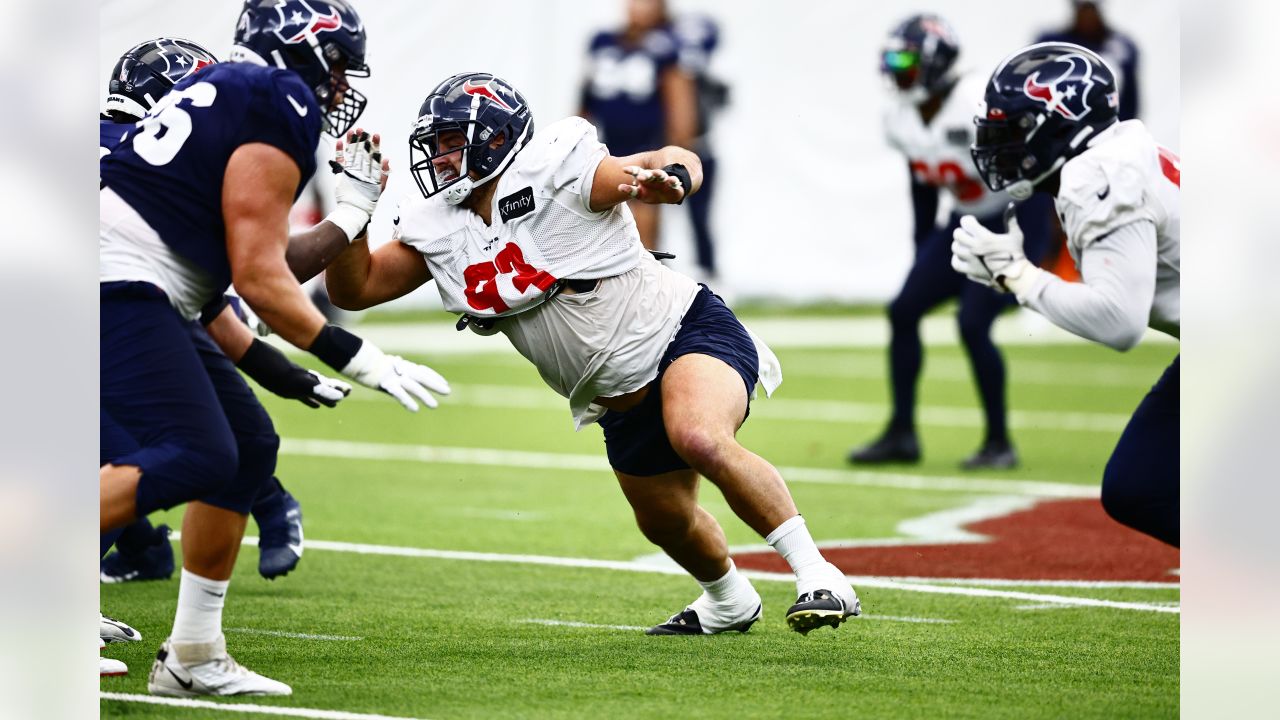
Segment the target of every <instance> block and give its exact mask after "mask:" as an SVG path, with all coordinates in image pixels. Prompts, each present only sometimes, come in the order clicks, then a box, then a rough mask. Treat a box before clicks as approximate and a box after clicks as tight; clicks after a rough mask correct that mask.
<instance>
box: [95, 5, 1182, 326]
mask: <svg viewBox="0 0 1280 720" xmlns="http://www.w3.org/2000/svg"><path fill="white" fill-rule="evenodd" d="M355 5H356V7H357V9H358V10H359V11H360V14H361V16H362V17H363V18H364V20H365V25H366V28H367V30H368V33H369V45H370V49H369V56H368V59H369V63H370V65H371V66H372V68H373V76H372V77H370V78H368V79H365V80H359V81H357V83H358V85H357V87H359V89H360V90H361V91H362V92H364V93H365V94H366V95H368V96H369V98H370V103H369V107H368V110H367V111H366V114H365V116H364V117H362V118H361V123H360V124H361V125H362V126H363V127H365V128H368V129H373V130H377V131H380V132H381V133H383V135H384V136H385V137H386V140H384V144H385V149H386V152H387V155H388V157H389V158H390V159H391V162H392V167H393V170H394V171H398V172H395V174H394V175H393V179H392V180H391V183H390V186H389V188H388V196H387V198H386V199H387V200H388V201H392V202H384V203H383V206H382V207H381V208H380V209H379V211H378V213H377V216H376V217H375V219H374V223H373V227H372V229H371V232H372V233H373V234H372V235H371V237H373V238H374V242H375V244H377V243H378V242H380V240H379V239H380V238H383V239H385V238H386V237H388V236H389V234H390V223H391V218H392V217H394V214H395V213H394V202H393V200H394V198H396V197H398V196H399V195H401V194H403V193H405V192H413V193H416V192H417V189H416V188H415V186H414V184H413V181H412V179H411V178H410V177H409V176H408V174H407V173H406V172H404V169H405V168H406V167H407V166H408V162H407V160H408V142H407V133H408V128H409V126H410V124H411V123H412V122H413V120H414V119H415V117H416V115H417V109H418V106H419V105H420V104H421V102H422V99H423V97H424V96H425V94H426V93H427V91H429V90H430V89H431V88H432V87H433V86H434V85H435V84H436V83H437V82H438V81H439V80H442V79H443V78H444V77H446V76H448V75H450V74H452V73H454V72H458V71H463V70H484V71H489V72H494V73H497V74H499V75H501V76H503V77H505V78H507V79H508V80H510V81H511V82H512V83H514V84H515V85H516V87H518V88H520V90H521V91H522V92H523V93H524V94H525V96H526V97H527V98H528V99H529V102H530V104H531V105H532V107H533V110H534V114H535V117H536V118H537V121H538V122H539V123H542V124H545V123H548V122H551V121H553V120H556V119H559V118H561V117H563V116H565V115H568V114H570V113H572V112H574V110H575V106H576V102H577V93H578V87H579V83H580V80H581V74H582V72H583V69H582V65H583V59H584V56H585V46H586V43H587V41H588V39H589V37H590V35H591V33H592V32H593V31H595V30H596V29H597V28H600V27H603V26H607V25H613V24H615V23H618V22H620V21H621V18H622V8H623V1H622V0H539V1H537V2H535V1H532V0H486V1H485V2H482V3H463V2H437V1H435V0H364V1H363V2H362V1H361V0H355ZM670 6H671V8H672V10H673V12H675V13H677V14H678V13H680V12H682V11H698V12H706V13H709V14H711V15H713V16H715V17H716V18H718V20H719V21H720V23H721V29H722V42H721V49H720V51H719V53H718V55H717V56H716V57H715V58H714V66H713V67H714V69H715V71H716V72H717V74H719V75H720V76H721V77H723V78H725V79H726V80H727V81H729V83H730V84H731V85H732V105H731V107H730V108H729V109H728V110H727V111H726V112H725V113H724V114H723V115H722V116H721V117H720V118H719V122H718V125H717V129H716V134H715V136H714V137H715V147H716V148H717V149H718V156H719V158H720V167H721V171H720V184H719V186H718V188H717V191H716V192H717V199H716V204H715V208H714V211H713V212H714V215H713V218H714V222H715V229H716V237H717V245H718V247H717V250H718V252H719V257H720V265H721V275H722V277H723V282H725V283H726V284H727V285H728V287H729V289H731V290H732V291H734V292H735V293H736V295H737V296H738V297H761V298H775V299H783V300H789V301H815V300H821V299H824V298H831V299H839V300H844V301H849V300H855V301H864V300H875V301H878V300H884V299H887V298H889V297H891V296H892V294H893V293H894V292H895V291H896V290H897V288H898V286H899V285H900V283H901V281H902V278H903V277H904V276H905V274H906V271H907V268H908V266H909V264H910V256H911V241H910V237H909V232H910V222H911V221H910V207H909V200H908V195H907V177H906V170H905V163H904V162H902V160H901V158H900V157H898V156H896V155H895V154H894V153H892V152H891V151H890V150H888V149H887V148H886V146H885V145H884V142H883V139H882V137H881V134H880V120H879V115H880V108H881V106H882V87H883V86H882V83H881V80H880V78H879V75H878V49H879V47H880V43H881V41H882V39H883V37H884V35H885V33H886V32H888V30H889V29H890V28H891V27H892V26H893V25H894V23H896V22H897V21H898V20H900V19H902V18H903V17H905V16H907V15H909V14H911V13H914V12H920V11H925V10H928V11H932V12H937V13H940V14H941V15H943V16H944V17H946V18H947V19H948V20H950V21H951V23H952V25H953V26H954V27H955V29H956V32H957V34H958V35H959V37H960V41H961V44H962V48H963V52H962V55H961V59H960V62H961V64H962V65H963V66H964V67H972V68H978V69H981V71H983V72H986V71H988V70H989V69H990V68H993V67H994V66H995V65H996V63H998V62H999V60H1000V59H1001V58H1003V57H1004V56H1005V55H1006V54H1008V53H1009V52H1011V51H1012V50H1015V49H1017V47H1019V46H1021V45H1024V44H1026V43H1028V42H1030V41H1031V40H1032V39H1033V38H1034V36H1035V35H1036V34H1037V33H1038V32H1040V31H1042V30H1045V29H1048V28H1050V27H1054V26H1058V25H1061V24H1065V23H1066V21H1067V18H1068V16H1069V15H1070V3H1069V2H1067V0H1061V1H1060V2H1056V1H1051V0H1040V1H1038V2H1024V1H1022V0H938V1H937V2H933V3H930V4H916V3H903V2H875V3H873V2H856V1H848V0H792V1H791V2H787V3H775V2H760V1H757V0H740V1H734V0H670ZM239 8H240V3H239V2H236V1H235V0H200V1H198V0H103V2H102V5H101V11H100V15H99V20H100V38H101V44H100V47H99V67H98V72H99V76H100V78H101V79H102V94H103V95H104V96H105V93H106V80H107V77H108V75H109V74H110V71H111V67H112V65H113V64H114V63H115V60H116V58H117V57H118V56H119V55H120V53H121V52H123V51H124V50H126V49H127V48H129V47H130V46H132V45H133V44H135V43H137V42H140V41H142V40H146V39H149V38H151V37H155V36H159V35H179V36H184V37H188V38H190V39H192V40H195V41H196V42H199V43H201V44H204V45H205V46H207V47H208V48H209V49H210V50H212V51H213V52H214V53H215V54H217V55H218V56H219V57H225V56H226V54H227V51H228V49H229V48H230V40H231V35H232V30H233V28H234V26H235V21H236V18H237V15H238V12H239ZM1103 9H1104V13H1105V15H1106V17H1107V19H1108V21H1109V22H1110V23H1111V24H1112V25H1114V26H1115V27H1117V28H1120V29H1122V30H1124V31H1125V32H1127V33H1129V34H1130V35H1131V36H1132V37H1133V38H1134V39H1135V41H1136V42H1137V44H1138V46H1139V48H1140V50H1141V52H1142V58H1141V64H1140V67H1139V72H1140V77H1141V92H1142V96H1141V98H1140V102H1141V108H1140V112H1141V116H1142V119H1143V120H1144V121H1146V122H1147V124H1148V125H1149V126H1150V128H1151V130H1152V131H1153V132H1154V133H1155V135H1156V137H1157V138H1159V139H1160V140H1161V142H1162V143H1163V144H1165V145H1167V146H1169V147H1171V148H1173V149H1175V150H1177V149H1178V148H1179V147H1180V143H1179V129H1180V123H1179V113H1180V98H1179V37H1178V36H1179V19H1178V8H1177V5H1176V4H1174V3H1169V2H1166V1H1165V0H1108V1H1107V2H1105V3H1104V4H1103ZM326 144H327V141H326ZM664 212H665V216H664V226H665V231H664V243H665V247H666V248H667V249H670V250H672V251H674V252H676V253H677V254H678V255H679V258H678V259H677V260H676V261H675V263H674V266H675V267H677V268H689V267H692V265H693V253H692V247H691V243H690V240H689V235H688V227H687V223H686V221H685V218H684V209H683V208H664ZM423 290H425V292H423V291H419V292H418V293H415V294H414V295H413V296H410V297H409V298H405V299H404V300H402V301H401V302H402V303H406V304H427V305H431V304H437V305H438V301H437V300H436V299H435V297H434V295H435V291H434V289H432V288H424V289H423Z"/></svg>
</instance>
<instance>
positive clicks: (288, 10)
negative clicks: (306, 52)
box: [275, 0, 342, 45]
mask: <svg viewBox="0 0 1280 720" xmlns="http://www.w3.org/2000/svg"><path fill="white" fill-rule="evenodd" d="M276 12H278V13H280V25H279V26H278V28H277V29H276V31H275V32H276V35H277V36H279V38H280V39H281V40H283V41H284V42H285V44H288V45H296V44H297V43H300V42H303V41H305V40H306V39H307V38H308V37H314V36H316V35H318V34H320V33H322V32H330V31H333V30H337V29H338V28H340V27H342V17H341V16H340V15H338V11H337V10H335V9H332V8H331V9H330V10H329V14H328V15H321V14H320V13H318V12H316V11H315V8H313V7H311V5H310V4H308V3H307V1H306V0H280V2H279V3H277V4H276Z"/></svg>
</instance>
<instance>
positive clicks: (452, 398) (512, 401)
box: [351, 384, 1129, 433]
mask: <svg viewBox="0 0 1280 720" xmlns="http://www.w3.org/2000/svg"><path fill="white" fill-rule="evenodd" d="M351 397H352V398H353V399H356V400H368V401H372V400H377V401H381V402H385V398H384V397H382V396H380V395H378V394H375V393H374V392H373V391H368V392H357V393H355V394H353V395H352V396H351ZM444 403H445V404H446V405H448V404H450V403H452V404H455V405H465V406H471V407H489V408H504V409H509V408H519V409H524V410H548V411H558V412H563V413H564V415H565V427H566V428H568V427H569V419H568V418H569V405H568V402H567V401H566V400H564V398H561V397H560V396H558V395H556V394H555V393H554V392H552V391H551V390H549V389H547V388H544V387H535V386H531V385H485V384H459V385H455V386H453V392H452V393H451V394H450V395H449V397H448V398H446V399H445V400H444ZM889 410H890V408H889V406H888V405H885V404H883V403H860V402H849V401H843V400H805V399H799V398H770V399H767V400H757V402H755V403H753V404H752V414H753V415H756V416H757V417H759V418H763V419H770V420H801V421H811V422H839V423H859V424H862V423H877V424H878V423H882V422H884V420H885V418H887V417H889ZM917 420H918V422H919V423H920V424H921V425H927V426H931V427H962V428H977V427H983V426H984V424H985V421H984V420H983V419H982V413H981V412H980V411H979V410H978V409H977V408H972V407H953V406H946V405H922V406H921V407H920V408H919V411H918V412H917ZM1128 422H1129V415H1128V414H1124V413H1093V412H1065V411H1046V410H1012V411H1010V413H1009V426H1010V427H1011V428H1012V429H1014V430H1062V431H1073V432H1100V433H1119V432H1120V431H1121V430H1123V429H1124V426H1125V424H1126V423H1128Z"/></svg>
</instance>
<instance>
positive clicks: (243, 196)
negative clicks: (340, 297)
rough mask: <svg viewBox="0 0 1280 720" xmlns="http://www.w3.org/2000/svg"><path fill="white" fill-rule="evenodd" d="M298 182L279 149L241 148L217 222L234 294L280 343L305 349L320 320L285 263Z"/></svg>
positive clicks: (227, 180)
mask: <svg viewBox="0 0 1280 720" xmlns="http://www.w3.org/2000/svg"><path fill="white" fill-rule="evenodd" d="M298 180H299V171H298V166H297V165H296V164H295V163H294V162H293V160H292V159H291V158H290V157H289V156H288V155H287V154H285V153H284V152H283V151H281V150H280V149H278V148H275V147H273V146H270V145H266V144H263V143H250V144H247V145H242V146H240V147H239V148H237V149H236V151H235V152H234V153H232V155H231V159H230V160H229V161H228V163H227V171H226V174H225V176H224V179H223V183H222V216H223V218H224V221H225V223H226V227H227V231H226V238H227V259H228V260H229V261H230V263H231V279H232V283H233V284H234V285H235V286H236V290H237V291H238V292H239V293H240V296H241V297H242V298H243V299H244V301H245V302H247V303H249V306H250V307H251V308H253V310H254V312H256V313H258V315H259V316H260V317H261V318H262V320H263V322H265V323H267V325H268V326H270V327H271V329H273V330H275V332H276V333H277V334H278V335H280V337H282V338H284V339H285V340H286V341H288V342H289V343H291V344H293V345H295V346H297V347H300V348H308V347H310V346H311V342H312V341H313V340H315V337H316V335H317V334H318V333H319V332H320V329H321V328H322V327H324V325H325V320H324V316H323V315H321V314H320V311H319V310H316V309H315V306H313V305H312V304H311V302H310V301H309V300H308V299H307V296H306V295H305V294H304V293H303V292H302V288H301V286H299V285H298V281H297V280H296V279H295V278H294V276H293V273H292V272H291V271H290V269H289V265H288V263H286V262H285V247H286V245H287V243H288V239H289V208H290V207H291V206H292V205H293V194H294V190H295V189H296V188H297V187H298Z"/></svg>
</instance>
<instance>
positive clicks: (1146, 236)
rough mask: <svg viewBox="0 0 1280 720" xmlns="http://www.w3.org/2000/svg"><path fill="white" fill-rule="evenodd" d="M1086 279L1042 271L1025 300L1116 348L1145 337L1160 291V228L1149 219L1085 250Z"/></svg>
mask: <svg viewBox="0 0 1280 720" xmlns="http://www.w3.org/2000/svg"><path fill="white" fill-rule="evenodd" d="M1080 274H1081V277H1082V278H1083V280H1084V282H1080V283H1070V282H1066V281H1064V280H1062V279H1061V278H1059V277H1057V276H1055V275H1052V274H1050V273H1047V272H1046V273H1041V274H1040V276H1039V277H1038V278H1037V279H1036V282H1035V284H1034V285H1032V287H1031V289H1030V290H1028V291H1027V293H1026V295H1025V297H1022V298H1019V300H1021V301H1022V304H1023V305H1026V306H1027V307H1029V308H1031V309H1032V310H1035V311H1036V312H1038V313H1040V314H1041V315H1044V316H1045V317H1047V318H1049V320H1051V321H1052V322H1053V324H1055V325H1057V326H1058V327H1061V328H1063V329H1065V330H1068V331H1070V332H1072V333H1075V334H1076V335H1079V336H1080V337H1083V338H1086V339H1088V340H1093V341H1095V342H1100V343H1102V344H1104V345H1106V346H1108V347H1111V348H1114V349H1116V350H1128V349H1129V348H1131V347H1133V346H1134V345H1137V344H1138V341H1139V340H1141V339H1142V334H1143V332H1144V331H1145V330H1146V327H1147V322H1148V319H1149V318H1150V315H1151V303H1152V301H1153V299H1154V298H1155V291H1156V228H1155V225H1154V224H1152V223H1151V222H1148V221H1138V222H1133V223H1130V224H1128V225H1123V226H1121V227H1118V228H1116V229H1115V230H1113V231H1112V232H1111V233H1109V234H1108V235H1106V236H1105V237H1102V238H1099V239H1098V240H1096V241H1094V242H1093V243H1091V244H1090V245H1089V246H1088V247H1087V248H1086V249H1085V250H1084V252H1083V253H1082V255H1081V260H1080Z"/></svg>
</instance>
